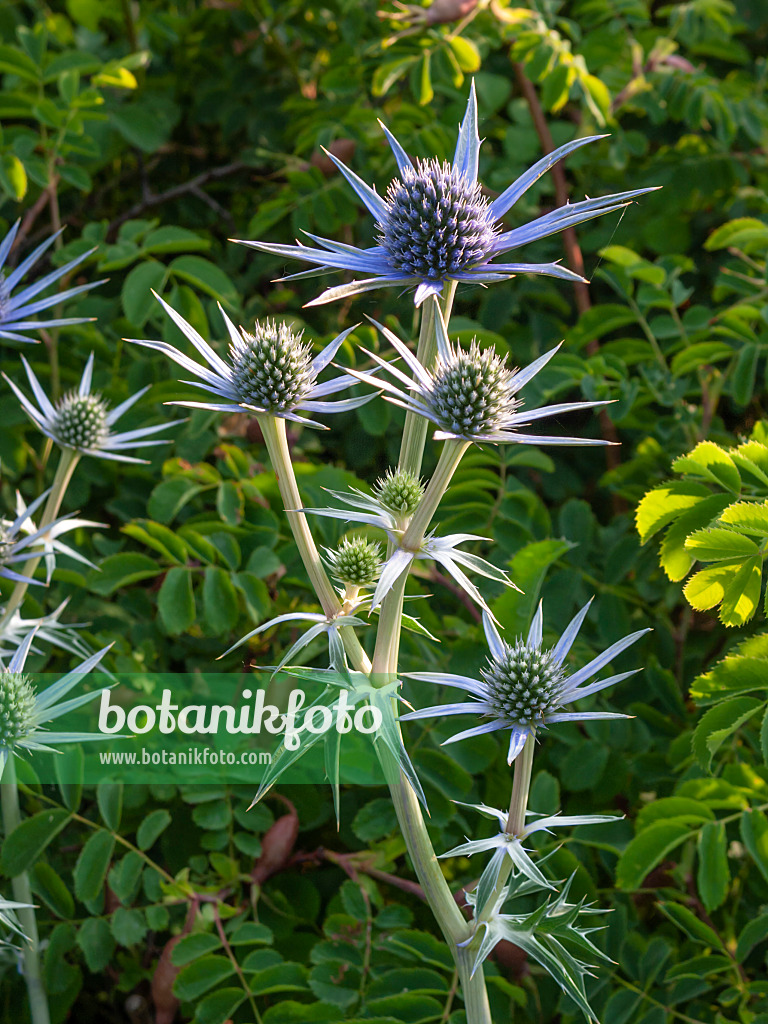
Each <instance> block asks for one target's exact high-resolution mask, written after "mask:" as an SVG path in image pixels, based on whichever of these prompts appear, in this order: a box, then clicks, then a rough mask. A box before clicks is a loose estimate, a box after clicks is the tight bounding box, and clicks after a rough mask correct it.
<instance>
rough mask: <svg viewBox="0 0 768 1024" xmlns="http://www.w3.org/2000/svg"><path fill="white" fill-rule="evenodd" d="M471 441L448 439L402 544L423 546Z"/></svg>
mask: <svg viewBox="0 0 768 1024" xmlns="http://www.w3.org/2000/svg"><path fill="white" fill-rule="evenodd" d="M469 445H470V442H469V441H446V442H445V444H444V445H443V450H442V451H441V452H440V458H439V460H438V463H437V466H436V468H435V472H434V473H433V474H432V479H431V480H430V481H429V485H428V486H427V489H426V491H425V492H424V497H423V498H422V499H421V501H420V502H419V506H418V508H417V509H416V511H415V512H414V513H413V518H412V519H411V521H410V523H409V524H408V529H407V530H406V531H405V533H404V534H403V539H402V541H401V544H400V546H401V547H404V548H409V549H413V550H417V549H418V548H419V547H420V546H421V542H422V540H423V539H424V534H425V533H426V532H427V530H428V529H429V524H430V523H431V522H432V516H433V515H434V514H435V512H436V511H437V507H438V505H439V504H440V502H441V501H442V498H443V496H444V494H445V492H446V491H447V490H448V485H449V484H450V482H451V480H452V479H453V474H454V473H455V472H456V470H457V469H458V466H459V463H460V462H461V460H462V457H463V455H464V453H465V452H466V450H467V448H469Z"/></svg>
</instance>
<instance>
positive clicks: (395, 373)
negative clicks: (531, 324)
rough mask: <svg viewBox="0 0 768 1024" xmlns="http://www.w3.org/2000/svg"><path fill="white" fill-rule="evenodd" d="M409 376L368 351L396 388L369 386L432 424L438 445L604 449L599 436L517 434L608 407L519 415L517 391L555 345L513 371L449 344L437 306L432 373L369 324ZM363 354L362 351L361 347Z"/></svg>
mask: <svg viewBox="0 0 768 1024" xmlns="http://www.w3.org/2000/svg"><path fill="white" fill-rule="evenodd" d="M373 323H374V324H376V326H377V327H378V329H379V330H380V331H381V332H382V334H383V335H384V336H385V337H386V339H387V340H388V341H389V342H390V344H391V345H392V347H393V348H394V349H395V351H396V352H397V353H398V355H400V356H401V357H402V358H403V360H404V361H405V363H406V365H407V366H408V368H409V369H410V371H411V373H412V374H413V379H410V378H408V377H407V376H406V375H405V374H404V373H403V372H402V371H401V370H400V369H398V368H397V367H396V366H395V365H394V364H393V363H391V362H388V361H387V360H385V359H382V358H381V357H380V356H377V355H376V354H375V353H373V352H366V354H367V355H369V356H370V357H371V358H372V359H373V360H374V361H375V362H377V363H379V365H380V366H381V367H382V368H383V369H384V370H385V371H386V372H387V373H389V374H391V375H392V377H394V378H395V380H396V381H397V383H398V384H399V385H400V386H399V387H398V386H396V385H395V384H392V383H390V382H389V381H385V380H377V381H374V382H373V383H375V384H376V386H377V387H379V388H382V389H383V390H384V391H385V392H386V394H385V396H384V397H385V398H386V399H387V400H388V401H390V402H392V403H393V405H398V406H401V407H402V408H403V409H406V410H407V411H408V412H412V413H415V414H416V415H417V416H422V417H424V418H425V419H427V420H430V421H431V422H432V423H434V424H435V425H436V426H437V427H438V429H437V430H436V431H435V433H434V435H433V436H434V438H435V440H436V441H446V440H456V441H470V442H473V443H474V444H483V443H488V444H551V445H605V444H609V443H610V442H608V441H603V440H602V439H599V438H583V437H548V436H543V435H536V434H526V433H521V432H520V430H519V428H520V427H525V426H527V425H528V424H529V423H532V422H533V421H534V420H540V419H544V418H545V417H550V416H559V415H560V414H561V413H566V412H577V411H581V410H583V409H594V408H597V407H598V406H602V405H609V404H610V403H609V402H563V403H559V404H557V405H545V406H542V408H540V409H531V410H527V411H525V412H520V411H519V410H520V407H521V405H522V402H521V400H520V399H519V398H517V393H518V392H519V391H520V390H521V388H523V387H524V386H525V385H526V384H527V383H528V382H529V381H530V380H532V379H533V377H535V376H536V374H537V373H538V372H539V371H540V370H541V369H543V368H544V367H545V366H546V365H547V363H548V362H549V361H550V359H551V358H552V357H553V356H554V355H555V353H556V352H557V351H558V349H559V348H560V345H557V346H556V347H555V348H553V349H550V351H549V352H546V353H545V354H544V355H543V356H539V358H538V359H536V360H534V361H533V362H532V363H531V364H530V365H529V366H526V367H525V369H522V370H512V369H510V368H509V367H508V366H507V364H506V356H504V357H503V358H502V357H500V356H498V355H497V354H496V353H495V352H494V351H493V349H481V348H480V347H479V345H478V344H477V342H476V341H473V342H472V343H471V345H470V347H469V349H468V350H465V349H462V348H461V347H460V346H458V345H457V346H455V347H454V346H453V345H452V344H451V342H450V341H449V340H448V332H447V330H446V327H445V322H444V320H443V317H442V314H441V313H440V310H439V308H438V309H436V311H435V327H436V337H437V361H436V363H435V365H434V367H433V368H432V369H428V368H427V367H425V366H422V364H421V363H420V362H419V360H418V359H417V358H416V356H415V355H414V354H413V353H412V352H411V351H410V349H409V348H408V346H407V345H405V344H403V342H402V341H400V339H399V338H398V337H397V335H395V334H393V333H392V331H390V330H388V329H387V328H386V327H384V326H382V325H381V324H379V323H376V321H375V320H374V321H373ZM363 351H366V350H365V349H363ZM350 373H352V374H353V376H355V377H357V378H358V379H359V380H361V381H364V382H366V383H370V382H371V380H370V378H369V377H368V375H367V374H365V373H360V372H358V371H356V370H350Z"/></svg>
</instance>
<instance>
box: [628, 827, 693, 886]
mask: <svg viewBox="0 0 768 1024" xmlns="http://www.w3.org/2000/svg"><path fill="white" fill-rule="evenodd" d="M690 835H691V830H690V828H689V827H688V825H685V824H683V823H682V822H678V821H657V822H654V824H653V825H650V826H649V827H648V828H646V829H643V831H642V832H640V833H639V834H638V835H636V836H635V838H634V839H633V840H632V841H631V842H630V843H629V845H628V846H627V848H626V850H625V851H624V852H623V853H622V855H621V857H620V858H619V862H618V864H617V865H616V884H617V885H618V887H619V888H620V889H627V890H629V891H630V892H631V891H633V890H634V889H639V888H640V887H641V886H642V884H643V880H644V879H645V878H646V877H647V876H648V875H649V874H650V873H651V871H653V869H654V868H655V867H657V866H658V865H659V864H660V863H661V862H662V861H663V860H664V859H665V858H666V857H667V855H668V854H669V853H671V852H672V850H674V849H675V848H676V847H678V846H679V845H680V844H681V843H682V842H684V841H685V840H686V839H688V838H689V836H690Z"/></svg>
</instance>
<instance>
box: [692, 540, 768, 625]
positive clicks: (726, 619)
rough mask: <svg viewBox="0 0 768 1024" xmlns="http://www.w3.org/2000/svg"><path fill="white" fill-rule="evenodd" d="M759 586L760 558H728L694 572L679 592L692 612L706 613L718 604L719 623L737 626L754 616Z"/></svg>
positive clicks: (760, 581)
mask: <svg viewBox="0 0 768 1024" xmlns="http://www.w3.org/2000/svg"><path fill="white" fill-rule="evenodd" d="M761 583H762V558H761V557H759V556H758V557H754V558H748V559H747V560H746V561H742V560H741V559H731V560H730V561H725V560H724V561H722V562H720V564H719V565H713V566H710V567H709V568H707V569H702V570H701V571H700V572H697V573H696V574H695V575H693V576H692V577H691V578H690V580H688V582H687V583H686V585H685V587H684V588H683V593H684V594H685V598H686V600H687V601H688V603H689V604H690V605H691V607H692V608H695V609H696V611H700V612H701V611H708V610H709V609H710V608H715V607H716V606H717V605H718V604H721V603H722V606H723V607H722V609H721V612H720V618H721V621H722V622H723V624H724V625H726V626H741V625H743V624H744V623H745V622H747V621H748V620H749V619H751V618H752V616H753V615H754V613H755V609H756V608H757V604H758V602H759V600H760V588H761Z"/></svg>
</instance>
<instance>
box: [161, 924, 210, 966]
mask: <svg viewBox="0 0 768 1024" xmlns="http://www.w3.org/2000/svg"><path fill="white" fill-rule="evenodd" d="M220 945H221V940H220V939H219V937H218V935H212V934H210V933H207V932H195V933H193V934H192V935H185V936H184V937H183V938H182V939H180V940H179V942H178V943H177V944H176V945H175V946H174V947H173V952H172V953H171V963H172V964H173V965H174V966H175V967H184V965H185V964H189V963H192V961H193V960H200V958H201V957H204V956H205V954H206V953H210V952H211V951H212V950H214V949H218V948H219V946H220Z"/></svg>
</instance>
